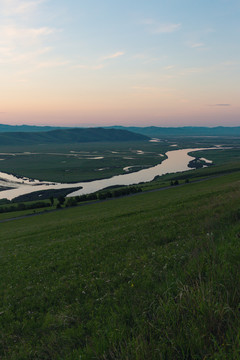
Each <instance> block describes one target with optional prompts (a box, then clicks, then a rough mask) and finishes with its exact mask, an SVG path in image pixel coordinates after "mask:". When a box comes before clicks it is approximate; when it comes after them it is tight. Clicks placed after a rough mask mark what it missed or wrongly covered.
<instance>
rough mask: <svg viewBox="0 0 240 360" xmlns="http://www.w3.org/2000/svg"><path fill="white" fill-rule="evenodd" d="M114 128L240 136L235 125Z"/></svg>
mask: <svg viewBox="0 0 240 360" xmlns="http://www.w3.org/2000/svg"><path fill="white" fill-rule="evenodd" d="M113 128H115V129H125V130H129V131H132V132H136V133H138V134H143V135H147V136H150V137H154V136H156V137H164V136H240V126H235V127H225V126H217V127H198V126H184V127H158V126H148V127H137V126H129V127H124V126H114V127H113Z"/></svg>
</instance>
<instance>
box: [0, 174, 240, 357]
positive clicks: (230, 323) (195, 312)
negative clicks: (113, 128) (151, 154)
mask: <svg viewBox="0 0 240 360" xmlns="http://www.w3.org/2000/svg"><path fill="white" fill-rule="evenodd" d="M203 170H204V169H203ZM239 198H240V172H239V171H235V172H233V173H231V174H225V175H223V176H218V177H215V178H212V179H209V180H206V181H203V182H198V183H189V184H186V185H184V186H179V187H178V186H175V187H172V188H170V189H167V190H162V191H158V192H152V193H151V192H150V193H141V194H138V195H136V196H133V197H124V198H121V199H114V200H112V201H106V202H100V203H96V204H89V205H86V206H82V207H74V208H68V209H62V210H59V211H56V212H52V213H47V214H41V215H37V216H33V217H31V218H25V219H19V220H13V221H10V222H6V223H2V224H0V226H1V232H0V247H1V251H0V254H1V267H0V278H1V281H0V301H1V303H0V358H1V359H3V360H5V359H11V360H13V359H14V360H23V359H24V360H25V359H39V360H44V359H49V360H50V359H59V360H60V359H61V360H62V359H63V360H70V359H71V360H75V359H103V360H106V359H107V360H108V359H109V360H110V359H138V360H142V359H147V360H148V359H166V360H168V359H196V360H197V359H199V360H200V359H201V360H202V359H233V360H234V359H238V358H239V357H240V352H239V349H240V343H239V342H240V337H239V334H240V322H239V299H240V276H239V275H240V273H239V261H240V246H239V238H240V205H239Z"/></svg>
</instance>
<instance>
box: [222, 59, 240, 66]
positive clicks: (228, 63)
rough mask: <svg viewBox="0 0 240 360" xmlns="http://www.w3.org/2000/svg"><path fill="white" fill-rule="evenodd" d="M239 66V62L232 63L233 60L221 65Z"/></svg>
mask: <svg viewBox="0 0 240 360" xmlns="http://www.w3.org/2000/svg"><path fill="white" fill-rule="evenodd" d="M239 64H240V63H239V61H232V60H229V61H224V62H222V63H221V65H223V66H238V65H239Z"/></svg>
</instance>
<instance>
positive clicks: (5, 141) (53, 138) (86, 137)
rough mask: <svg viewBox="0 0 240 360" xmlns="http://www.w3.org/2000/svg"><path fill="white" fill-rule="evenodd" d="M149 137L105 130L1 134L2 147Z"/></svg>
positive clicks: (131, 139)
mask: <svg viewBox="0 0 240 360" xmlns="http://www.w3.org/2000/svg"><path fill="white" fill-rule="evenodd" d="M147 139H148V137H147V136H145V135H141V134H136V133H131V132H130V131H127V130H118V129H103V128H86V129H79V128H76V129H74V128H72V129H57V130H51V131H42V132H5V133H1V132H0V144H1V145H37V144H49V143H51V144H54V143H55V144H64V143H65V144H74V143H81V142H95V141H96V142H102V141H139V140H147Z"/></svg>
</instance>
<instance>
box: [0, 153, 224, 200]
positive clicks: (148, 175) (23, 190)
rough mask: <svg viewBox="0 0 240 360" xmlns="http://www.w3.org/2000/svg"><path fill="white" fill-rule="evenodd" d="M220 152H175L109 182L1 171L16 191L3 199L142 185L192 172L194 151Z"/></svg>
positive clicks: (3, 181) (0, 178) (1, 182)
mask: <svg viewBox="0 0 240 360" xmlns="http://www.w3.org/2000/svg"><path fill="white" fill-rule="evenodd" d="M212 149H216V150H217V149H220V147H214V148H195V149H194V148H193V149H182V150H172V151H168V152H167V153H166V155H167V159H165V160H163V161H162V163H161V164H159V165H156V166H153V167H150V168H148V169H143V170H140V171H137V172H133V173H128V174H123V175H116V176H113V177H111V178H108V179H103V180H94V181H89V182H79V183H74V184H71V183H67V184H62V183H54V182H47V181H44V182H41V181H39V180H29V179H27V178H17V177H15V176H14V175H9V174H6V173H3V172H0V186H9V187H12V189H9V190H3V191H0V199H3V198H7V199H9V200H12V199H14V198H15V197H17V196H20V195H24V194H28V193H31V192H34V191H40V190H50V189H66V188H70V187H71V188H73V187H76V188H78V187H82V189H80V190H77V191H74V192H72V193H71V194H69V195H68V196H76V195H83V194H90V193H92V192H95V191H99V190H101V189H104V188H106V187H109V186H114V185H133V184H138V183H140V182H148V181H151V180H153V179H154V177H155V176H157V175H159V176H161V175H164V174H167V173H176V172H180V171H186V170H192V169H190V168H189V167H188V163H189V161H191V160H193V159H194V157H192V156H190V155H188V153H190V152H192V151H200V150H212Z"/></svg>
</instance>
